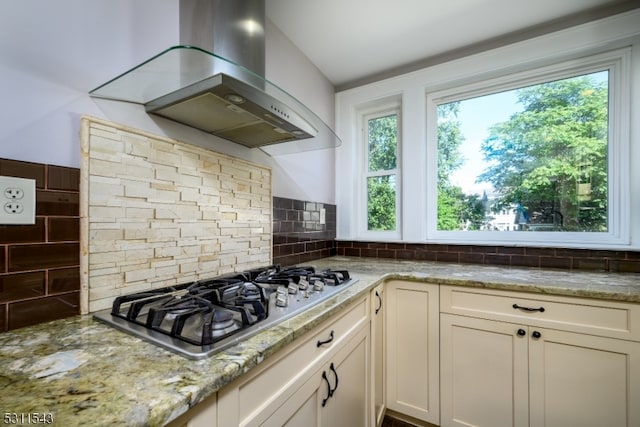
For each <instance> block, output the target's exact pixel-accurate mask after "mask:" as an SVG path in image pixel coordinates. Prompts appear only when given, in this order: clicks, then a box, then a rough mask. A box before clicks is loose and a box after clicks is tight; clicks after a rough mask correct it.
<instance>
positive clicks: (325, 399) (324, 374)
mask: <svg viewBox="0 0 640 427" xmlns="http://www.w3.org/2000/svg"><path fill="white" fill-rule="evenodd" d="M322 379H323V380H324V381H325V382H326V383H327V397H325V398H324V399H322V407H323V408H324V407H325V405H326V404H327V401H328V400H329V398H330V397H331V395H332V394H333V393H332V392H331V384H329V378H327V371H322Z"/></svg>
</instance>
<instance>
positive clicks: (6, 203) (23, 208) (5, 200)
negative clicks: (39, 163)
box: [0, 176, 36, 225]
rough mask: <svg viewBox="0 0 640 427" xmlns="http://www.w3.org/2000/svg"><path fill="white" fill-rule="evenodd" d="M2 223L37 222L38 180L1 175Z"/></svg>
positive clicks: (0, 214)
mask: <svg viewBox="0 0 640 427" xmlns="http://www.w3.org/2000/svg"><path fill="white" fill-rule="evenodd" d="M0 205H1V206H2V208H1V209H0V225H7V224H35V223H36V181H35V180H34V179H26V178H15V177H12V176H0Z"/></svg>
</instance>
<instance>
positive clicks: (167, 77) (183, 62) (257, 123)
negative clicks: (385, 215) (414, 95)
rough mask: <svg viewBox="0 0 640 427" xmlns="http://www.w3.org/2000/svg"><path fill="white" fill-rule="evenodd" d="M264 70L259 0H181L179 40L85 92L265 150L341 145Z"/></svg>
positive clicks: (261, 1)
mask: <svg viewBox="0 0 640 427" xmlns="http://www.w3.org/2000/svg"><path fill="white" fill-rule="evenodd" d="M264 74H265V4H264V0H240V1H238V0H233V1H232V0H180V45H179V46H173V47H171V48H169V49H167V50H165V51H163V52H161V53H160V54H158V55H156V56H154V57H153V58H151V59H149V60H148V61H145V62H144V63H142V64H140V65H138V66H136V67H134V68H133V69H131V70H129V71H127V72H126V73H123V74H122V75H120V76H118V77H116V78H115V79H113V80H111V81H109V82H107V83H105V84H103V85H102V86H100V87H98V88H96V89H94V90H92V91H91V92H90V95H91V96H92V97H96V98H106V99H112V100H120V101H128V102H134V103H138V104H143V105H144V106H145V109H146V111H147V112H148V113H152V114H156V115H159V116H162V117H165V118H168V119H171V120H174V121H177V122H179V123H183V124H186V125H188V126H191V127H194V128H197V129H200V130H202V131H205V132H208V133H211V134H213V135H216V136H219V137H221V138H224V139H227V140H230V141H234V142H236V143H238V144H242V145H244V146H246V147H250V148H255V147H261V148H262V147H266V148H267V149H265V150H264V151H266V152H267V153H268V154H272V155H275V154H287V153H292V152H299V151H307V150H313V149H322V148H331V147H335V146H338V145H340V139H339V138H338V137H337V136H336V135H335V133H333V131H332V130H331V129H330V128H329V127H328V126H327V125H326V124H325V123H324V122H323V121H322V120H320V119H319V118H318V117H317V116H316V115H315V114H313V112H311V111H310V110H309V109H308V108H307V107H305V106H304V105H303V104H302V103H300V102H299V101H298V100H296V99H295V98H293V97H292V96H291V95H289V94H287V93H286V92H285V91H283V90H282V89H280V88H278V87H277V86H275V85H273V84H272V83H270V82H269V81H267V80H266V79H265V78H264V77H263V76H264ZM292 141H299V142H295V143H294V142H292ZM284 142H287V144H281V143H284ZM275 144H277V145H275Z"/></svg>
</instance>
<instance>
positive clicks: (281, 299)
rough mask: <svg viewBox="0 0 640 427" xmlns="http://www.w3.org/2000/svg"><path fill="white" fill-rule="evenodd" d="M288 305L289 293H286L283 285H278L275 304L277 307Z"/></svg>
mask: <svg viewBox="0 0 640 427" xmlns="http://www.w3.org/2000/svg"><path fill="white" fill-rule="evenodd" d="M288 305H289V295H288V294H287V290H286V289H285V288H284V286H278V290H277V291H276V306H278V307H286V306H288Z"/></svg>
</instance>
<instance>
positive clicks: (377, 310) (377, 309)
mask: <svg viewBox="0 0 640 427" xmlns="http://www.w3.org/2000/svg"><path fill="white" fill-rule="evenodd" d="M376 297H377V298H378V303H379V305H378V307H376V314H378V312H379V311H380V309H381V308H382V298H381V297H380V294H379V293H378V291H376Z"/></svg>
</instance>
